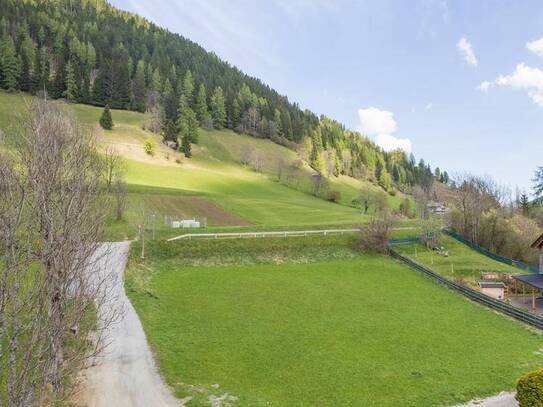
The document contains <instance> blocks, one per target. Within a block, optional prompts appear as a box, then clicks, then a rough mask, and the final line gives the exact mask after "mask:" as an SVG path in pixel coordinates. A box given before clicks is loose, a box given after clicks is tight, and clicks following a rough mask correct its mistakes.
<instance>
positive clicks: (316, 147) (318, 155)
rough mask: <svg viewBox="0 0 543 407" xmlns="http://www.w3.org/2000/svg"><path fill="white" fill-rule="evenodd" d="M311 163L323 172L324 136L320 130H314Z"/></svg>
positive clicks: (314, 167)
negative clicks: (322, 136)
mask: <svg viewBox="0 0 543 407" xmlns="http://www.w3.org/2000/svg"><path fill="white" fill-rule="evenodd" d="M309 165H310V166H311V167H312V168H313V169H314V170H315V171H318V172H322V170H323V168H324V162H323V160H322V138H321V134H320V131H314V132H313V135H312V137H311V154H310V157H309Z"/></svg>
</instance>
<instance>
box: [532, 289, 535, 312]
mask: <svg viewBox="0 0 543 407" xmlns="http://www.w3.org/2000/svg"><path fill="white" fill-rule="evenodd" d="M532 309H533V310H535V288H532Z"/></svg>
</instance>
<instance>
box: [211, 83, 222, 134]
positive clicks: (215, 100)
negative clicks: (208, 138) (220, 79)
mask: <svg viewBox="0 0 543 407" xmlns="http://www.w3.org/2000/svg"><path fill="white" fill-rule="evenodd" d="M211 118H212V119H213V126H214V127H215V128H216V129H222V128H223V127H224V126H225V125H226V107H225V103H224V93H223V90H222V88H221V87H220V86H218V87H216V88H215V91H214V92H213V95H212V96H211Z"/></svg>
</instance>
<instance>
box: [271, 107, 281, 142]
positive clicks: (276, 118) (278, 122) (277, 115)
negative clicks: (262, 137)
mask: <svg viewBox="0 0 543 407" xmlns="http://www.w3.org/2000/svg"><path fill="white" fill-rule="evenodd" d="M273 121H274V122H275V132H276V133H277V135H278V136H282V135H283V123H282V122H281V112H280V111H279V109H275V112H274V114H273Z"/></svg>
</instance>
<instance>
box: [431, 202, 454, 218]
mask: <svg viewBox="0 0 543 407" xmlns="http://www.w3.org/2000/svg"><path fill="white" fill-rule="evenodd" d="M426 207H427V208H428V211H430V212H431V213H434V214H436V215H444V214H446V213H447V212H448V211H449V210H448V209H447V208H446V207H445V205H443V204H442V203H440V202H436V201H430V202H428V203H427V204H426Z"/></svg>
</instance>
